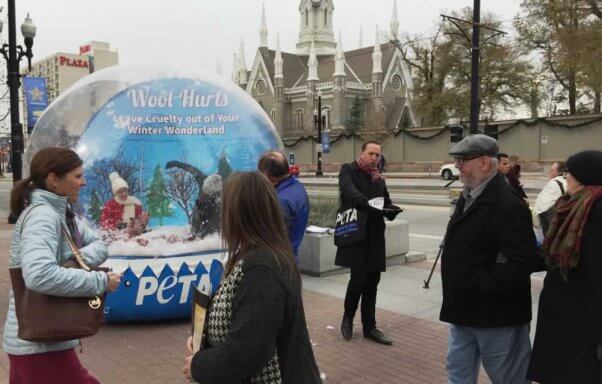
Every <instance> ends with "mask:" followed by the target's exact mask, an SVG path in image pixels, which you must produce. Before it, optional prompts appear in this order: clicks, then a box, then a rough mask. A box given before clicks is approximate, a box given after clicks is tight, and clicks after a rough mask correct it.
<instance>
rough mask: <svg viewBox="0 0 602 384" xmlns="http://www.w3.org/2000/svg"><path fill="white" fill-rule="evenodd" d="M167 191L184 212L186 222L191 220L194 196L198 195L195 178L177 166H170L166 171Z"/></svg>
mask: <svg viewBox="0 0 602 384" xmlns="http://www.w3.org/2000/svg"><path fill="white" fill-rule="evenodd" d="M167 175H168V178H167V191H168V192H169V194H170V195H171V198H172V199H173V200H174V201H175V202H176V204H178V206H179V207H180V208H182V209H183V210H184V212H186V217H187V218H188V223H189V224H190V223H191V222H192V209H193V207H194V204H195V197H196V196H197V195H198V193H199V191H198V184H197V182H196V180H195V178H194V177H193V176H192V175H191V174H190V173H189V172H186V171H184V170H182V169H179V168H171V169H169V170H168V171H167Z"/></svg>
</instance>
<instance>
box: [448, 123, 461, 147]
mask: <svg viewBox="0 0 602 384" xmlns="http://www.w3.org/2000/svg"><path fill="white" fill-rule="evenodd" d="M448 127H449V140H450V141H451V142H452V143H459V142H460V141H462V139H463V138H464V126H463V125H460V124H454V125H448Z"/></svg>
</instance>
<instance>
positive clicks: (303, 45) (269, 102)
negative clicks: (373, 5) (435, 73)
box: [232, 0, 416, 138]
mask: <svg viewBox="0 0 602 384" xmlns="http://www.w3.org/2000/svg"><path fill="white" fill-rule="evenodd" d="M396 3H397V1H396V0H394V6H393V7H394V8H393V9H394V11H393V17H392V21H391V27H390V31H389V32H388V33H384V32H383V31H382V30H379V29H378V27H377V28H376V38H375V44H374V45H373V46H370V47H359V48H358V49H355V50H350V51H345V50H344V49H343V46H342V41H341V38H340V36H339V39H338V42H335V41H334V33H333V24H332V15H333V13H334V10H335V8H334V3H333V0H301V2H300V4H299V18H300V21H299V25H300V30H299V40H298V42H297V45H296V46H297V52H296V53H288V52H282V51H281V50H280V42H279V41H278V40H279V39H276V40H277V41H276V49H270V48H269V47H268V43H267V42H268V28H267V22H266V17H265V9H264V10H263V12H262V20H261V27H260V41H261V43H260V47H259V48H258V49H257V52H256V54H255V59H254V61H253V64H252V66H251V68H250V69H247V66H246V63H245V59H244V45H243V44H242V42H241V46H240V48H239V54H238V55H237V56H236V55H235V66H234V71H233V74H232V80H233V81H234V82H236V83H237V84H238V85H239V86H240V87H242V88H243V89H245V90H246V91H247V92H248V93H249V94H250V95H251V96H252V97H253V98H255V100H257V102H258V103H259V104H260V105H261V106H262V107H263V109H264V110H265V111H266V113H267V114H268V115H269V116H271V118H272V121H273V122H274V124H275V125H276V127H277V128H278V130H279V133H280V135H281V136H282V137H283V138H290V137H304V136H309V135H313V134H316V129H315V127H314V111H316V112H317V105H318V98H319V97H321V101H322V116H323V119H324V120H325V121H326V127H325V128H326V129H329V130H331V131H332V132H333V133H337V132H342V131H345V130H348V128H349V127H348V124H347V121H348V120H349V118H350V116H349V115H350V108H351V107H352V106H353V105H354V104H357V103H358V102H359V103H360V104H361V108H360V109H361V111H362V120H363V122H364V124H363V127H362V130H363V131H365V132H386V131H393V130H396V129H398V128H400V127H402V125H403V127H409V126H415V121H416V118H415V116H414V114H413V112H412V104H411V101H412V79H411V75H410V72H409V70H408V68H407V66H406V65H405V63H404V62H403V60H402V59H401V54H400V52H399V51H398V50H397V49H396V48H395V46H394V45H393V44H391V43H389V42H385V43H381V41H389V40H391V39H392V38H394V37H395V38H396V37H397V36H398V29H399V21H398V18H397V4H396ZM356 109H357V108H356Z"/></svg>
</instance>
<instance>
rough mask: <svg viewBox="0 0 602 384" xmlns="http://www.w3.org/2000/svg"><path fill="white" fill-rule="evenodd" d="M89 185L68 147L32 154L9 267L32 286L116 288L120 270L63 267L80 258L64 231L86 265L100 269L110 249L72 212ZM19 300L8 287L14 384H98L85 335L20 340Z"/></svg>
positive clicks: (65, 292)
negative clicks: (83, 347)
mask: <svg viewBox="0 0 602 384" xmlns="http://www.w3.org/2000/svg"><path fill="white" fill-rule="evenodd" d="M84 185H86V182H85V180H84V176H83V171H82V160H81V159H80V158H79V156H78V155H77V154H76V153H75V152H73V151H72V150H70V149H66V148H58V147H50V148H44V149H42V150H40V151H39V152H38V153H37V154H36V155H35V156H34V158H33V160H32V162H31V167H30V176H29V177H28V178H26V179H24V180H22V181H21V182H19V183H18V184H16V185H15V187H14V188H13V190H12V191H11V213H12V214H13V215H14V216H15V217H19V219H18V220H17V223H16V224H15V227H14V230H13V240H12V245H11V248H10V258H9V262H8V267H9V268H11V269H13V268H14V269H16V268H21V271H22V275H23V280H24V282H25V286H26V287H27V289H29V290H32V291H35V292H39V293H43V294H46V295H51V296H67V297H91V296H96V295H101V294H102V293H104V292H106V291H113V290H115V289H117V287H118V286H119V283H120V281H121V275H119V274H116V273H112V272H110V273H104V272H95V271H85V270H83V269H75V268H64V267H62V265H63V264H65V262H66V261H68V260H69V259H72V258H74V255H73V252H72V251H71V250H70V248H69V246H68V243H67V241H66V239H65V238H64V236H63V229H65V233H66V231H68V232H69V233H70V236H71V238H73V240H74V242H75V243H76V244H77V246H78V248H79V249H80V251H81V254H82V257H83V259H84V261H85V262H86V264H88V265H89V266H92V267H95V266H97V265H99V264H101V263H102V262H104V261H105V259H106V258H107V256H108V253H109V252H108V249H107V247H106V245H105V244H104V243H103V242H102V239H100V237H98V236H97V235H96V234H95V232H94V231H93V230H91V229H90V228H88V227H87V226H86V225H85V224H84V223H83V222H82V221H80V220H78V218H77V217H75V215H74V214H73V213H72V212H71V209H70V204H72V203H75V202H76V201H77V198H78V194H79V190H80V188H81V187H83V186H84ZM18 320H19V319H18V318H17V312H16V306H15V297H14V294H13V291H12V290H11V291H10V297H9V306H8V314H7V317H6V323H5V325H4V337H3V345H2V346H3V349H4V352H6V353H7V354H8V357H9V362H10V379H9V383H10V384H31V383H45V384H55V383H56V384H59V383H60V384H96V383H99V381H98V380H97V379H96V378H94V377H93V376H92V375H91V374H90V373H89V372H88V371H87V370H86V369H85V368H84V367H83V366H82V365H81V363H80V362H79V359H78V358H77V355H76V354H75V350H74V347H75V346H76V345H77V344H78V343H79V340H69V341H63V342H54V343H46V342H32V341H27V340H23V339H21V338H20V337H19V322H18Z"/></svg>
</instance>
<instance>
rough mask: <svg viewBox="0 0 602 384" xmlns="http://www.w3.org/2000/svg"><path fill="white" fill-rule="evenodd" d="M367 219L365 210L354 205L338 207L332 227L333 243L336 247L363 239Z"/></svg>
mask: <svg viewBox="0 0 602 384" xmlns="http://www.w3.org/2000/svg"><path fill="white" fill-rule="evenodd" d="M367 221H368V211H367V210H364V209H357V208H356V207H349V208H340V209H339V210H338V211H337V220H336V224H335V227H334V244H335V245H336V246H337V247H345V246H347V245H352V244H356V243H359V242H362V241H364V239H365V238H366V223H367Z"/></svg>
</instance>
